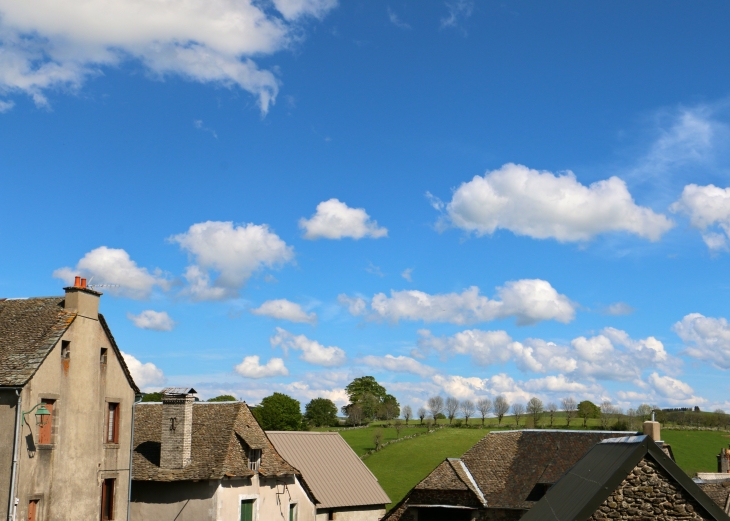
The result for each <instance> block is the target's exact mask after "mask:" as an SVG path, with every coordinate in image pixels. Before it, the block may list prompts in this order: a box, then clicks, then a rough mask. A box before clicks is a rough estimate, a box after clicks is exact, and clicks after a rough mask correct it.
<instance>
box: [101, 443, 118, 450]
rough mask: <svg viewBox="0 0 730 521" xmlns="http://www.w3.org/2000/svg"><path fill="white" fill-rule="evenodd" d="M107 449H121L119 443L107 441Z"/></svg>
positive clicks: (105, 445) (105, 446)
mask: <svg viewBox="0 0 730 521" xmlns="http://www.w3.org/2000/svg"><path fill="white" fill-rule="evenodd" d="M104 448H105V449H119V444H118V443H105V444H104Z"/></svg>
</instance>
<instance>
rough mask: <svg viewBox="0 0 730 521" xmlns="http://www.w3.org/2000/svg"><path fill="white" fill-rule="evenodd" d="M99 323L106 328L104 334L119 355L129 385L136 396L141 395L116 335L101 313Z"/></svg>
mask: <svg viewBox="0 0 730 521" xmlns="http://www.w3.org/2000/svg"><path fill="white" fill-rule="evenodd" d="M99 323H100V324H101V327H102V328H104V333H106V336H107V338H108V339H109V343H110V344H111V346H112V349H113V350H114V353H115V354H116V355H117V360H119V363H120V364H121V366H122V371H124V375H125V376H126V377H127V381H128V382H129V385H130V386H131V387H132V390H134V392H135V393H136V394H139V393H140V390H139V387H137V384H136V383H134V378H132V373H130V372H129V367H127V363H126V362H125V361H124V357H123V356H122V352H121V351H120V350H119V346H117V342H116V340H114V335H112V332H111V329H109V325H108V324H107V323H106V319H104V315H102V314H101V313H99Z"/></svg>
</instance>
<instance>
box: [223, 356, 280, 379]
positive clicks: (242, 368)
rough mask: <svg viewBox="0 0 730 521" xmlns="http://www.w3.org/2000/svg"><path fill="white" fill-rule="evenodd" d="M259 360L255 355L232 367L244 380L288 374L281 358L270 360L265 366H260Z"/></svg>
mask: <svg viewBox="0 0 730 521" xmlns="http://www.w3.org/2000/svg"><path fill="white" fill-rule="evenodd" d="M259 360H260V359H259V357H258V356H257V355H253V356H246V357H244V359H243V361H242V362H241V363H240V364H238V365H237V366H235V367H234V370H235V371H236V372H237V373H238V374H240V375H241V376H243V377H244V378H270V377H272V376H287V375H288V374H289V370H288V369H287V368H286V366H285V365H284V360H282V359H281V358H271V359H270V360H269V361H268V362H266V365H261V364H260V363H259Z"/></svg>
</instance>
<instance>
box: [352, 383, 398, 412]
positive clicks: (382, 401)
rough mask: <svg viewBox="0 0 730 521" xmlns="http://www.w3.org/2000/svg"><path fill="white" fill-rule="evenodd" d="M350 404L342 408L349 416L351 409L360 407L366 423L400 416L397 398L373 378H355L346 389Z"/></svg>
mask: <svg viewBox="0 0 730 521" xmlns="http://www.w3.org/2000/svg"><path fill="white" fill-rule="evenodd" d="M345 391H346V392H347V396H348V397H349V398H350V403H349V404H347V405H345V406H344V407H343V408H342V412H344V413H345V414H347V415H348V416H349V415H350V414H349V411H350V408H351V407H353V406H355V405H358V406H359V407H360V408H361V409H362V418H363V419H365V420H366V421H369V420H374V419H376V418H381V419H392V418H397V417H398V416H400V405H399V404H398V400H396V398H395V396H393V395H391V394H388V391H386V389H385V387H383V386H382V385H380V384H379V383H378V382H377V381H376V380H375V377H373V376H361V377H360V378H355V379H354V380H353V381H352V382H350V383H349V384H348V386H347V387H345Z"/></svg>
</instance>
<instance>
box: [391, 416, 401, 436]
mask: <svg viewBox="0 0 730 521" xmlns="http://www.w3.org/2000/svg"><path fill="white" fill-rule="evenodd" d="M393 424H394V425H395V436H396V438H400V431H401V430H402V429H403V420H400V419H398V420H395V421H394V422H393Z"/></svg>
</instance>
